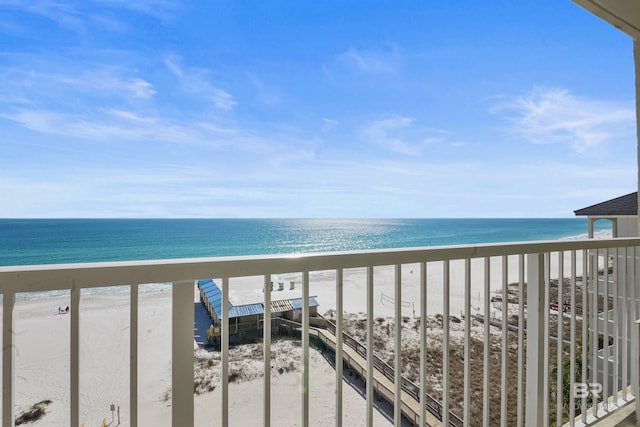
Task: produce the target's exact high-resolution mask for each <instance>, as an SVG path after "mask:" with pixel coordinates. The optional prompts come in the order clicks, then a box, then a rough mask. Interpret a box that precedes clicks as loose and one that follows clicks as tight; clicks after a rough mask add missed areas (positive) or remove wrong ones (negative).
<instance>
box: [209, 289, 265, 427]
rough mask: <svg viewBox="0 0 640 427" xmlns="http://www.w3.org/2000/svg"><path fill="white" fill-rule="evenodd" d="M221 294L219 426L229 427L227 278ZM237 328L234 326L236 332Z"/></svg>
mask: <svg viewBox="0 0 640 427" xmlns="http://www.w3.org/2000/svg"><path fill="white" fill-rule="evenodd" d="M220 291H221V292H220V293H221V302H220V311H222V313H221V314H222V319H221V320H222V331H221V334H222V335H221V336H220V364H221V372H220V377H221V382H222V384H221V385H220V386H221V389H222V398H221V399H220V403H221V405H222V407H221V408H220V414H221V417H222V421H221V423H220V424H221V425H222V427H227V426H228V425H229V330H230V326H231V325H229V323H230V322H229V278H228V277H223V278H222V289H220ZM265 292H271V287H269V288H268V291H267V289H265ZM237 329H238V326H237V324H236V332H237Z"/></svg>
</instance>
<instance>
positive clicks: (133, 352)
mask: <svg viewBox="0 0 640 427" xmlns="http://www.w3.org/2000/svg"><path fill="white" fill-rule="evenodd" d="M129 323H130V324H129V412H130V413H131V416H130V421H129V422H130V426H131V427H137V426H138V285H131V306H130V320H129Z"/></svg>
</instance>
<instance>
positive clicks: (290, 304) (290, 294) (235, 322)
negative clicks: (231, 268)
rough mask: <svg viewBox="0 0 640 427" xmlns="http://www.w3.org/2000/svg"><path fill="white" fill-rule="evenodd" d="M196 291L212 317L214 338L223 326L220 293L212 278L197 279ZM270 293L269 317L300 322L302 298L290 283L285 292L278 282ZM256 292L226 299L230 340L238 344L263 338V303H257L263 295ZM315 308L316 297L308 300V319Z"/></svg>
mask: <svg viewBox="0 0 640 427" xmlns="http://www.w3.org/2000/svg"><path fill="white" fill-rule="evenodd" d="M258 289H259V288H258ZM198 290H199V292H200V302H201V303H202V304H203V305H204V307H205V309H206V310H207V312H208V313H209V316H210V317H211V321H212V326H213V331H214V337H219V336H220V334H221V326H222V310H221V308H222V290H221V289H220V287H219V286H218V284H217V283H216V282H215V281H214V280H213V279H205V280H198ZM254 291H255V290H254ZM271 291H272V295H271V298H272V300H271V318H272V319H273V318H279V317H281V318H285V319H287V320H293V321H296V322H299V321H300V320H301V317H302V298H299V297H297V296H296V292H295V285H294V283H293V282H291V283H290V285H289V287H288V288H287V289H286V290H285V289H284V283H283V282H279V283H278V290H276V291H274V290H273V284H272V286H271ZM258 292H259V293H252V292H249V293H246V292H245V294H244V295H239V296H238V295H237V298H236V300H235V301H234V298H233V295H232V296H231V297H230V298H229V340H230V341H238V342H241V341H246V340H250V339H254V338H260V337H261V336H262V335H261V334H262V328H263V323H264V303H262V302H259V301H260V300H262V292H261V291H260V290H258ZM298 294H299V293H298ZM247 295H248V296H247ZM252 296H253V297H252ZM252 300H253V301H252ZM318 306H319V304H318V301H316V298H315V296H312V297H309V315H310V316H315V315H317V313H318Z"/></svg>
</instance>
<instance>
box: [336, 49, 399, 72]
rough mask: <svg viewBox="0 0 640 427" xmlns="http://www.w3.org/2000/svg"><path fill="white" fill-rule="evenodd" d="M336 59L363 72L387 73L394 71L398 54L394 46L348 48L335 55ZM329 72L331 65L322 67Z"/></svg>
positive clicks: (397, 65)
mask: <svg viewBox="0 0 640 427" xmlns="http://www.w3.org/2000/svg"><path fill="white" fill-rule="evenodd" d="M337 61H338V63H340V64H343V65H344V66H346V67H348V68H351V69H354V70H357V71H359V72H361V73H365V74H387V73H392V72H395V71H396V70H397V69H398V67H399V65H400V54H399V53H398V51H397V49H396V48H395V46H391V47H390V48H388V49H386V50H376V49H356V48H353V47H351V48H349V49H348V50H347V51H345V52H342V53H340V54H338V55H337ZM323 69H324V70H325V72H329V71H330V69H331V67H329V68H328V67H327V66H326V65H325V66H324V68H323Z"/></svg>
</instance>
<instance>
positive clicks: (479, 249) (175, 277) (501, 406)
mask: <svg viewBox="0 0 640 427" xmlns="http://www.w3.org/2000/svg"><path fill="white" fill-rule="evenodd" d="M639 247H640V239H614V240H582V241H554V242H528V243H517V244H498V245H496V244H491V245H476V246H455V247H454V246H452V247H437V248H417V249H395V250H377V251H367V252H344V253H326V254H301V255H283V256H259V257H229V258H209V259H184V260H160V261H136V262H110V263H92V264H74V265H47V266H21V267H2V268H0V292H1V293H2V296H3V306H2V308H3V311H2V349H3V351H2V425H3V426H13V425H14V417H15V390H16V388H15V378H16V376H17V375H20V373H19V372H16V369H15V360H16V347H15V339H16V337H15V333H14V331H15V328H14V322H15V319H14V312H15V301H16V295H17V294H19V293H32V292H33V293H42V292H47V291H57V290H68V291H69V292H70V314H69V316H70V340H69V345H70V352H69V354H70V360H69V362H68V363H69V370H70V380H69V384H63V385H61V386H64V387H68V389H69V403H68V411H69V419H70V425H72V426H79V425H80V422H81V420H80V415H79V414H80V411H79V408H80V405H81V395H80V392H79V390H80V385H79V384H80V375H81V372H80V369H79V366H80V363H79V354H80V345H81V342H80V339H79V330H80V323H81V316H80V311H81V307H80V296H81V290H83V289H87V288H96V287H105V286H107V287H109V286H122V285H123V284H127V285H129V286H130V298H131V308H130V350H129V351H130V361H131V363H130V366H129V367H128V369H129V374H128V376H129V396H128V399H129V407H130V409H129V412H130V413H129V414H128V416H127V423H128V424H129V425H131V426H137V425H138V420H139V415H138V410H139V402H138V395H139V391H138V367H139V365H140V364H141V363H143V360H141V359H140V358H139V357H138V356H139V353H138V342H139V332H138V329H139V312H138V298H139V293H138V288H139V285H138V284H144V283H158V282H168V283H172V312H171V325H172V331H173V333H172V335H171V337H167V338H166V339H167V340H170V341H171V342H170V346H171V365H172V375H171V381H172V394H171V396H172V397H171V400H172V401H171V405H172V409H171V410H172V425H174V426H193V425H194V393H193V392H194V384H193V378H194V365H193V364H194V343H193V340H194V281H195V280H197V279H202V278H210V277H213V278H221V280H220V285H221V290H222V304H221V307H222V339H221V346H220V353H221V382H220V384H219V387H220V388H221V390H222V391H221V393H222V398H221V406H220V408H219V411H216V414H217V415H216V417H217V419H212V420H211V425H223V426H227V425H228V424H229V407H230V394H229V370H228V369H229V368H228V367H229V339H228V336H229V327H230V325H229V323H230V322H228V321H227V320H228V316H229V312H228V310H229V309H228V301H229V295H230V286H231V287H232V288H231V290H233V280H232V279H233V278H238V277H246V276H262V279H261V280H262V281H263V282H264V285H265V289H266V286H267V285H268V284H269V282H270V280H271V275H272V274H290V273H297V274H299V275H300V277H301V280H302V285H301V296H302V302H303V303H302V317H301V319H300V326H299V331H300V337H301V341H302V352H301V354H302V356H301V357H302V360H301V365H302V366H308V365H309V346H310V341H311V339H310V337H311V336H316V337H320V335H322V331H319V330H318V329H316V328H315V327H313V326H310V320H309V313H310V310H309V296H310V289H313V286H314V283H313V280H312V279H313V278H314V277H315V276H314V274H312V273H314V272H318V271H334V272H335V286H334V289H335V301H331V304H328V305H331V306H334V307H335V308H336V311H335V313H336V314H335V319H334V322H335V324H334V326H331V328H329V329H330V330H329V332H330V334H328V335H327V336H325V337H324V338H322V339H324V340H325V341H324V342H325V343H327V345H328V344H330V343H329V342H328V340H329V338H327V337H328V336H330V335H332V336H334V337H342V336H343V335H344V332H345V319H344V316H343V309H344V297H343V296H344V290H345V286H346V285H345V283H344V278H345V275H348V274H349V272H350V271H351V269H362V268H364V269H365V271H366V287H365V289H366V296H365V298H366V308H367V311H366V313H367V316H366V319H367V321H366V323H365V326H364V328H365V329H366V330H365V333H364V337H365V338H364V340H363V342H357V340H356V339H354V338H352V337H349V338H348V339H346V338H345V340H340V339H336V340H335V343H333V344H332V345H333V348H334V350H335V367H336V369H335V371H336V372H335V373H336V382H335V394H336V405H335V420H336V425H338V426H339V425H342V420H343V411H344V410H345V408H343V403H342V395H343V390H342V378H343V372H342V367H343V364H344V363H345V361H346V358H347V357H351V356H347V355H348V353H347V348H352V349H354V351H355V353H357V354H358V355H359V357H361V358H362V360H364V362H361V363H362V364H363V366H361V367H360V369H361V371H360V374H361V375H362V376H363V377H364V378H363V379H364V380H365V383H366V388H365V390H366V391H365V398H366V413H365V415H364V418H365V419H364V420H363V424H365V425H372V424H373V411H374V410H375V409H374V407H375V405H374V401H375V397H374V396H375V395H376V393H379V394H382V395H385V396H387V398H388V399H390V400H391V401H392V404H393V407H394V408H395V409H394V414H393V423H394V424H395V425H396V426H399V425H401V422H402V420H403V417H404V418H405V419H408V420H410V422H412V423H414V424H416V425H422V426H424V425H428V423H433V419H434V417H436V418H437V417H439V418H440V419H439V420H437V421H438V422H440V421H441V422H442V424H443V425H457V424H459V423H460V422H464V425H485V426H487V425H495V423H496V422H497V420H494V418H493V417H494V415H495V414H499V422H500V425H503V426H504V425H514V424H515V425H518V426H520V425H527V426H540V425H546V424H547V423H548V422H549V420H550V419H551V420H553V421H552V422H553V424H557V425H563V424H564V423H569V424H570V425H581V424H590V423H593V422H595V421H597V420H599V419H601V418H603V417H605V416H607V415H608V414H609V413H612V412H615V411H617V410H618V409H619V408H621V407H623V406H625V405H627V403H629V402H632V401H633V400H634V396H635V393H636V392H635V390H634V389H633V387H632V385H633V384H637V370H638V363H639V361H638V349H637V347H635V348H634V347H633V346H637V345H638V343H637V337H638V332H637V330H636V329H635V326H634V321H635V319H637V318H638V317H640V306H639V304H638V298H639V297H640V291H639V288H638V283H639V282H640V262H639V257H640V249H639ZM611 260H613V261H614V262H613V267H612V268H609V265H610V261H611ZM383 266H391V267H384V268H391V269H392V270H393V275H392V277H391V279H390V280H391V281H392V283H391V287H392V289H393V292H394V295H393V297H392V298H390V300H391V301H395V304H394V306H393V311H392V313H393V318H394V319H395V322H394V334H393V335H392V336H393V340H394V344H393V345H394V350H395V351H394V353H395V358H394V361H393V366H389V365H387V368H385V367H383V366H382V365H381V363H382V362H381V361H380V360H379V358H377V357H376V354H375V353H374V327H375V320H374V319H375V316H376V313H375V311H374V306H375V305H376V303H377V299H378V296H377V294H376V293H377V291H376V289H377V286H379V283H380V280H382V279H380V280H379V279H378V278H376V272H377V271H378V270H379V269H380V268H383ZM407 266H409V267H410V268H411V281H410V280H408V277H407V276H408V275H407V268H408V267H407ZM414 271H415V274H414V273H413V272H414ZM458 272H461V273H460V274H459V273H458ZM558 277H560V278H564V280H557V281H555V280H553V279H557V278H558ZM583 278H584V279H585V280H583ZM408 282H411V283H412V284H411V286H413V287H410V285H408ZM585 282H587V283H585ZM583 283H585V285H584V286H583ZM607 283H608V284H609V285H607ZM589 285H592V286H598V287H599V289H598V292H589V291H586V292H582V290H583V289H584V290H588V289H589ZM435 289H438V292H437V293H434V292H433V290H435ZM414 291H415V292H416V293H417V294H418V295H419V297H418V304H417V307H415V313H416V316H419V320H420V321H419V323H417V324H418V325H419V329H420V331H419V332H420V338H421V339H420V341H421V343H422V345H420V357H419V365H420V370H419V378H418V380H417V381H408V380H407V379H404V378H403V377H402V372H403V368H404V367H403V362H402V360H403V359H402V333H403V332H402V331H403V330H402V327H403V326H402V324H403V321H402V317H403V315H404V314H406V313H404V314H403V311H402V310H403V306H402V304H403V303H402V302H403V300H405V299H406V298H403V293H405V292H406V293H407V295H408V294H409V293H413V292H414ZM435 294H437V295H438V299H439V301H434V300H433V298H432V295H435ZM40 295H41V294H40ZM476 295H477V299H476V298H475V297H476ZM492 297H493V303H492V302H491V301H492ZM43 298H44V297H43ZM270 300H271V294H270V292H264V318H270V317H271V312H270V307H271V304H270V302H271V301H270ZM454 300H455V301H458V300H459V301H462V304H461V306H460V309H461V310H462V313H461V317H462V319H463V320H462V322H463V325H464V333H463V337H462V339H461V343H462V345H463V347H462V348H463V352H462V353H463V354H462V356H461V357H462V359H461V363H462V366H463V369H462V371H460V372H457V371H456V372H452V370H451V363H453V362H454V360H456V359H455V358H456V357H459V356H457V353H456V354H454V353H453V352H452V347H451V346H452V345H453V343H454V341H455V339H456V338H455V337H452V332H451V324H452V323H451V322H452V319H453V317H454V316H456V315H458V312H457V311H456V312H452V310H453V309H452V307H458V306H456V305H455V304H457V303H456V302H455V301H454ZM506 301H509V302H508V303H504V305H503V302H506ZM510 305H511V311H510V309H509V306H510ZM434 307H436V308H434ZM556 308H557V310H556ZM499 309H505V312H506V313H509V312H511V313H512V314H514V315H517V320H513V319H515V317H513V318H512V319H510V316H508V315H501V310H499ZM602 312H609V316H610V317H609V318H610V319H613V324H612V325H611V326H610V327H603V326H602V325H603V323H604V322H602V320H599V319H600V317H599V316H600V315H601V314H600V313H602ZM430 314H431V315H433V314H441V315H442V317H441V318H442V329H441V335H440V339H441V343H442V362H441V366H440V367H439V368H438V375H436V377H437V378H438V384H436V385H435V386H434V387H432V388H434V389H436V390H439V392H438V394H437V396H435V397H434V396H431V395H428V394H427V393H426V392H425V391H424V390H425V387H422V388H421V386H422V385H426V384H427V382H428V381H433V378H434V375H432V374H433V372H430V369H432V367H431V365H430V364H429V363H428V361H427V349H426V347H427V345H426V342H427V337H428V330H427V329H428V327H429V326H428V324H427V323H428V318H427V316H428V315H430ZM558 318H560V319H563V321H559V320H558ZM474 319H475V320H474ZM478 319H481V320H482V321H483V323H482V324H481V326H478V325H477V324H476V323H477V322H478ZM313 323H314V324H315V323H317V322H313ZM474 324H476V326H475V328H476V332H472V329H473V328H474V326H473V325H474ZM554 324H555V325H556V326H554ZM294 327H295V326H294ZM477 328H480V329H479V330H480V331H481V332H477ZM271 329H272V326H271V323H270V322H266V323H264V328H263V331H262V333H263V337H264V342H263V346H264V347H263V348H264V351H263V355H264V372H265V375H264V383H263V384H264V386H263V398H262V400H263V402H262V406H263V418H262V422H261V424H263V425H265V426H269V425H271V424H272V423H273V425H279V423H278V422H276V421H273V420H272V419H271V418H272V416H271V375H270V372H271V344H272V330H271ZM345 336H346V335H345ZM430 336H431V337H432V336H433V335H430ZM634 337H635V338H634ZM478 338H479V339H481V340H482V352H481V355H480V356H478V354H477V352H474V351H473V349H472V344H473V340H474V339H478ZM430 339H431V338H430ZM492 343H498V344H499V345H498V346H497V347H495V346H492ZM344 344H346V345H344ZM607 345H610V346H611V348H610V349H609V350H608V351H610V353H609V354H610V357H609V360H610V361H612V363H602V361H601V360H602V358H601V357H599V356H598V354H599V353H598V351H599V350H600V349H602V348H603V347H607ZM496 348H497V349H498V350H496ZM512 349H515V351H516V352H517V358H516V359H511V356H510V353H511V351H512ZM514 360H515V361H514ZM580 361H582V363H581V362H580ZM353 363H356V362H353ZM580 363H581V364H580ZM376 370H378V371H380V370H382V371H385V375H387V378H388V379H389V380H391V379H392V380H393V381H391V383H392V386H391V387H390V388H391V390H386V391H385V392H381V391H380V390H381V389H380V388H379V387H381V384H380V382H379V381H380V380H376V379H375V378H374V374H375V372H376ZM480 371H481V372H482V375H480V377H481V378H482V381H481V382H482V384H478V381H474V380H473V378H475V377H476V375H472V374H474V373H477V372H480ZM509 372H511V373H513V372H515V375H510V374H509ZM300 375H301V381H302V390H306V391H307V392H304V391H303V392H301V393H302V396H301V406H302V407H301V419H300V422H299V424H300V425H304V426H308V425H313V422H312V421H310V416H309V414H310V411H309V393H308V390H309V386H312V387H313V384H310V383H309V370H308V369H302V372H301V374H300ZM496 375H499V386H498V387H497V388H495V387H493V386H492V382H493V378H495V377H496ZM458 377H461V379H462V381H461V383H462V385H463V386H462V389H460V388H458V386H457V385H456V384H454V381H453V378H458ZM632 377H634V378H635V379H634V378H632ZM376 381H378V382H376ZM495 381H497V380H495ZM576 384H577V386H576ZM593 384H600V385H601V386H602V387H601V388H602V390H603V391H604V393H605V394H604V395H603V396H599V398H598V396H594V394H593V393H591V394H587V393H586V391H594V390H595V388H597V389H599V388H600V387H595V388H594V387H593V386H592V385H593ZM432 386H433V384H432ZM408 389H411V390H414V393H413V397H411V396H409V397H407V396H408V395H409V393H407V392H406V390H408ZM472 390H479V391H480V393H479V394H478V393H475V392H472ZM595 391H597V390H595ZM576 393H577V394H576ZM403 399H414V400H415V404H414V405H411V404H409V403H408V401H406V400H403ZM434 401H437V403H438V404H437V405H434ZM571 402H573V404H571ZM435 407H438V409H434V408H435ZM477 411H479V413H480V416H479V417H478V416H476V413H477ZM554 414H555V415H554ZM558 414H562V416H557V415H558ZM461 420H464V421H461ZM405 422H406V421H405Z"/></svg>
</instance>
